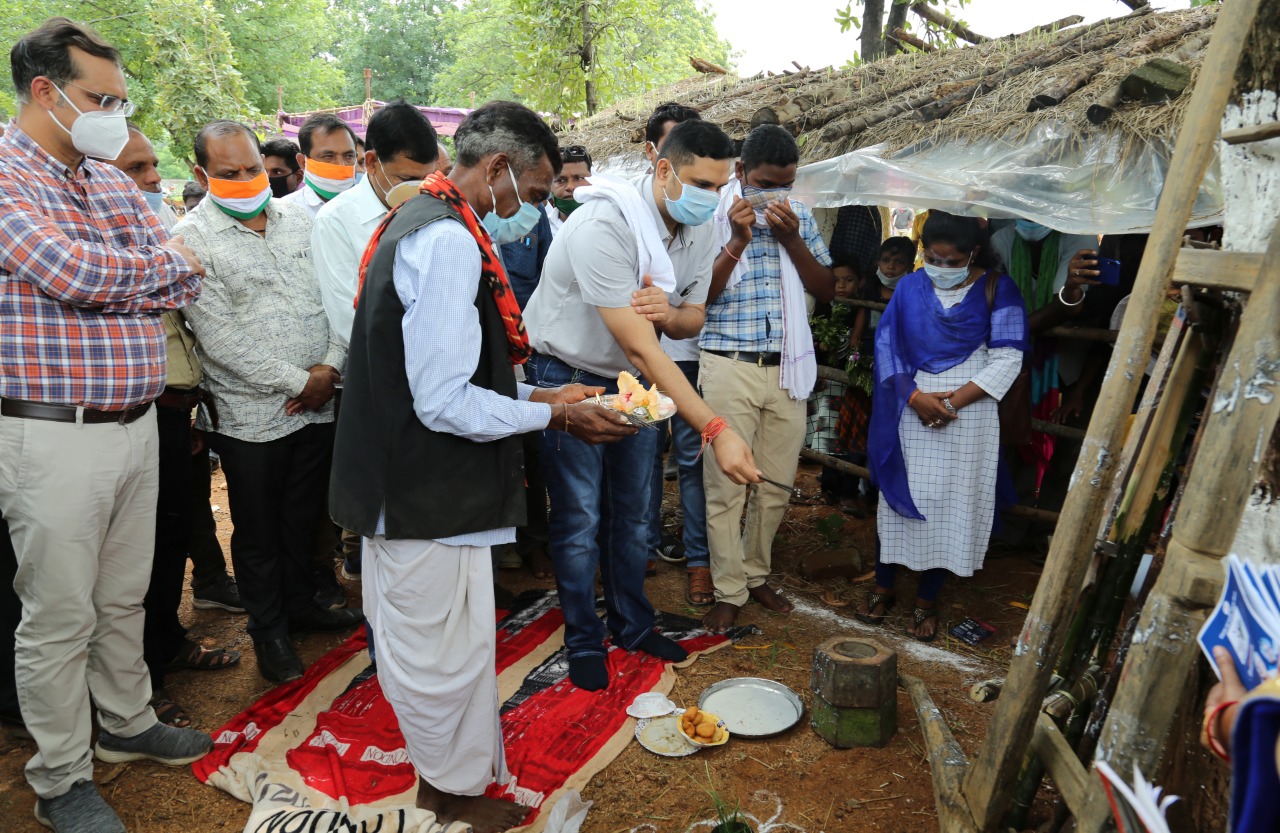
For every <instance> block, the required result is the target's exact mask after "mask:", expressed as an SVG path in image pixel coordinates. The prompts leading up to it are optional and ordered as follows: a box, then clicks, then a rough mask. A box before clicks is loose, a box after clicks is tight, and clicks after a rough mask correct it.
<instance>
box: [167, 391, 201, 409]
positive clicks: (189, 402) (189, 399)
mask: <svg viewBox="0 0 1280 833" xmlns="http://www.w3.org/2000/svg"><path fill="white" fill-rule="evenodd" d="M200 401H201V397H200V389H199V388H192V389H190V390H182V389H181V388H165V389H164V393H162V394H160V395H159V396H158V397H156V404H157V405H159V406H161V407H162V408H173V409H174V410H176V411H188V412H189V411H191V410H192V409H193V408H195V407H196V406H197V405H199V404H200Z"/></svg>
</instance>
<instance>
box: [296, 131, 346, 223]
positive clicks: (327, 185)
mask: <svg viewBox="0 0 1280 833" xmlns="http://www.w3.org/2000/svg"><path fill="white" fill-rule="evenodd" d="M298 145H299V146H300V147H301V148H302V150H301V151H300V152H299V153H298V155H297V156H296V157H295V158H296V159H297V162H298V165H299V166H301V168H302V183H303V184H302V187H301V188H299V189H298V190H296V191H294V192H293V193H292V194H288V195H287V196H285V197H284V201H285V202H288V203H294V204H297V205H300V206H302V207H303V208H305V209H306V210H307V213H308V214H310V215H311V219H313V220H314V219H315V217H316V215H317V214H319V213H320V208H321V207H322V206H323V205H324V204H325V203H327V202H328V201H329V200H331V199H333V198H334V197H336V196H338V195H339V194H341V193H342V192H343V191H346V190H349V189H350V188H352V187H354V186H355V184H356V160H357V154H356V134H355V133H354V132H352V130H351V127H350V126H349V125H348V124H347V123H346V122H345V121H343V120H342V119H340V118H338V117H337V116H335V115H333V114H332V113H316V114H315V115H314V116H311V117H310V118H308V119H307V120H306V121H305V122H303V123H302V127H300V128H299V129H298Z"/></svg>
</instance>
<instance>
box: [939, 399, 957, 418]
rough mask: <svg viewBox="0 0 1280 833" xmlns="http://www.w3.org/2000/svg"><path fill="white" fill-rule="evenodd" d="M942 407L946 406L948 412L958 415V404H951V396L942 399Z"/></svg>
mask: <svg viewBox="0 0 1280 833" xmlns="http://www.w3.org/2000/svg"><path fill="white" fill-rule="evenodd" d="M942 407H944V408H946V409H947V413H949V414H951V415H952V416H955V415H956V406H955V405H952V404H951V398H950V397H947V398H945V399H943V400H942Z"/></svg>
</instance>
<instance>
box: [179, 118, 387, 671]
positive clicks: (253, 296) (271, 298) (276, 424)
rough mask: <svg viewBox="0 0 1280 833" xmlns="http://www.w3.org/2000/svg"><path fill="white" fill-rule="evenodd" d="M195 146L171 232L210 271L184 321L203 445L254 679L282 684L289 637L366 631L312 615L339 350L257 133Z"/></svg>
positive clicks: (245, 131)
mask: <svg viewBox="0 0 1280 833" xmlns="http://www.w3.org/2000/svg"><path fill="white" fill-rule="evenodd" d="M194 145H195V148H194V149H195V157H196V168H195V175H196V179H197V180H198V181H199V182H200V184H201V185H202V186H204V187H205V188H206V189H207V190H208V192H209V198H208V199H206V200H205V201H204V202H202V203H201V204H200V205H199V207H198V208H196V210H194V211H192V212H191V213H190V214H188V215H187V218H186V219H185V220H183V221H182V222H181V223H180V224H179V225H178V229H181V230H182V231H181V233H183V234H185V235H187V237H186V238H185V239H187V240H188V241H189V242H190V245H191V248H192V250H193V251H196V252H200V253H202V255H203V257H204V258H205V262H206V263H210V264H212V265H211V266H210V267H209V268H208V272H209V275H210V277H209V278H208V280H207V281H206V283H205V291H204V294H203V295H202V297H201V299H200V302H199V303H196V304H195V305H193V306H191V307H189V308H188V309H186V310H185V311H184V312H185V315H186V318H187V322H188V323H189V324H190V325H191V329H192V330H194V331H195V334H196V339H197V342H198V343H199V345H200V352H201V358H202V359H203V360H204V370H205V375H206V378H207V379H208V383H209V392H210V393H211V394H212V395H213V399H214V403H215V405H216V406H217V411H218V420H219V421H218V426H217V430H216V431H214V430H210V431H209V433H208V442H209V445H210V447H212V448H213V450H214V451H216V452H217V453H218V456H219V457H220V458H221V459H222V469H223V471H224V472H225V473H226V477H227V497H228V501H229V503H230V505H231V522H232V523H233V524H234V525H235V532H234V533H233V534H232V536H231V559H232V562H233V563H234V564H235V573H236V578H237V579H238V580H239V584H240V598H241V602H242V603H243V605H244V608H245V610H246V611H248V613H249V635H250V636H251V637H253V647H254V651H255V653H256V654H257V658H258V671H259V672H260V673H261V674H262V676H263V677H265V678H266V679H268V680H271V681H272V682H287V681H288V680H295V679H297V678H299V677H301V676H302V661H301V660H300V659H298V655H297V654H296V653H295V652H294V650H293V647H292V645H290V643H289V634H290V633H291V632H293V633H297V632H299V631H302V630H342V629H345V628H349V627H354V626H355V625H358V624H360V623H361V622H362V621H363V620H364V615H363V613H361V611H359V610H357V609H344V610H331V609H328V608H321V607H320V606H318V605H317V604H316V602H315V601H314V596H315V593H316V579H315V576H314V574H313V573H312V570H311V554H312V550H313V542H314V540H315V531H316V529H317V528H318V527H319V525H320V521H321V518H322V513H323V512H324V505H325V493H326V491H327V490H328V486H329V462H330V459H331V458H332V455H333V401H332V400H333V394H334V385H335V384H336V383H337V382H338V381H339V379H340V378H341V377H340V371H341V368H342V367H343V365H344V364H345V363H346V349H345V348H344V347H343V346H342V344H341V343H340V342H339V340H338V339H337V338H336V337H334V336H333V334H332V333H331V331H330V328H329V319H328V317H327V316H326V315H325V313H324V305H323V304H322V303H321V300H320V285H319V283H318V282H317V281H316V276H315V266H314V265H313V263H312V259H311V218H310V217H309V216H308V215H307V213H306V212H305V211H303V210H302V209H301V208H300V207H299V206H297V205H291V204H290V203H289V201H288V200H273V199H272V198H271V184H270V183H269V182H268V181H267V173H266V170H265V169H264V168H263V161H262V151H261V149H260V148H259V146H258V138H257V136H255V135H254V134H253V131H251V130H250V129H249V128H248V127H245V126H244V125H242V124H239V123H237V122H232V121H215V122H212V123H210V124H208V125H206V126H205V127H204V128H202V129H201V131H200V132H199V134H197V135H196V140H195V143H194ZM175 231H176V230H175ZM199 427H202V428H211V426H205V425H200V426H199Z"/></svg>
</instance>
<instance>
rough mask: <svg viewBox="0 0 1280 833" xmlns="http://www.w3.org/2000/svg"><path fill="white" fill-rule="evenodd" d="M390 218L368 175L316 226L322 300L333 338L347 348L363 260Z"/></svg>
mask: <svg viewBox="0 0 1280 833" xmlns="http://www.w3.org/2000/svg"><path fill="white" fill-rule="evenodd" d="M307 190H310V189H307ZM386 216H387V207H386V206H385V205H383V204H382V200H380V199H378V194H377V192H375V191H374V190H373V183H372V182H371V181H370V179H369V177H367V176H366V177H365V178H364V179H362V180H360V182H358V183H357V184H356V186H355V187H354V188H350V189H348V190H346V191H343V192H342V193H341V194H339V195H338V196H336V197H334V198H333V199H331V200H329V201H328V202H327V203H325V204H324V207H323V208H321V209H320V213H318V214H317V215H316V221H315V225H314V226H312V230H311V256H312V258H313V259H314V260H315V264H316V277H317V278H319V280H320V297H321V298H322V299H323V300H324V311H325V314H326V315H328V316H329V326H330V329H331V330H332V331H333V337H334V338H335V339H336V340H337V341H338V342H339V343H340V344H342V346H343V347H346V346H347V344H348V343H349V342H350V340H351V326H352V324H353V323H354V322H355V317H356V309H355V298H356V292H358V291H359V289H360V286H359V284H360V258H361V257H362V256H363V255H364V249H365V246H367V245H368V244H369V238H371V237H373V233H374V232H375V231H377V230H378V225H379V224H380V223H381V222H382V221H383V219H384V218H385V217H386Z"/></svg>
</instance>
